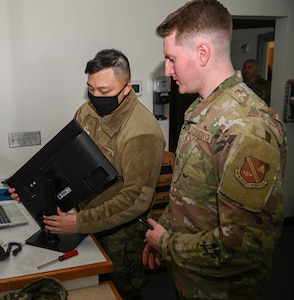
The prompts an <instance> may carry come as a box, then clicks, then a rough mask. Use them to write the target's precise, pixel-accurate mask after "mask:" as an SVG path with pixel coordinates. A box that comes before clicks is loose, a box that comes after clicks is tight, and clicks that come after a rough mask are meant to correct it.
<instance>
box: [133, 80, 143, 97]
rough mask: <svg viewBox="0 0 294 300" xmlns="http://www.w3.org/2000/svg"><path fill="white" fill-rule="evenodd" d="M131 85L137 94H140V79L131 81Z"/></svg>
mask: <svg viewBox="0 0 294 300" xmlns="http://www.w3.org/2000/svg"><path fill="white" fill-rule="evenodd" d="M131 84H132V87H133V89H134V91H135V93H136V95H137V96H141V95H142V81H138V80H136V81H133V80H132V81H131Z"/></svg>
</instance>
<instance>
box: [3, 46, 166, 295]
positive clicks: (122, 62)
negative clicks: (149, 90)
mask: <svg viewBox="0 0 294 300" xmlns="http://www.w3.org/2000/svg"><path fill="white" fill-rule="evenodd" d="M85 73H86V74H88V81H87V86H88V97H89V101H87V102H86V103H84V104H83V105H82V106H81V107H80V108H79V109H78V110H77V112H76V114H75V116H74V117H75V119H76V120H77V121H78V122H79V123H80V124H81V125H82V127H83V128H84V129H85V131H86V132H87V133H88V134H89V135H90V137H91V138H92V139H93V140H94V141H95V143H96V144H97V145H98V147H99V148H100V149H101V151H102V152H103V153H104V155H105V156H106V157H107V158H108V160H109V161H110V162H111V163H112V164H113V166H114V167H115V168H116V170H117V172H118V173H119V175H118V180H117V181H116V182H115V183H114V184H113V185H111V186H109V187H107V188H106V189H105V190H103V191H102V192H100V193H99V194H95V195H93V196H92V197H90V198H89V199H87V200H85V201H84V202H82V203H81V204H80V207H79V208H80V210H79V212H77V213H66V212H62V211H61V210H60V209H59V208H58V209H57V213H58V214H57V215H53V216H44V223H45V224H46V229H48V230H49V231H50V232H51V233H55V234H70V233H74V232H80V233H94V234H95V237H96V238H97V240H98V241H99V243H100V244H101V245H102V247H103V248H104V250H105V251H106V253H107V254H108V256H109V257H110V259H111V260H112V261H113V264H114V271H113V273H112V274H111V278H110V279H111V280H112V281H113V282H114V284H115V286H116V288H117V289H118V292H119V293H120V295H121V296H122V298H123V299H127V300H129V299H130V300H133V299H136V300H138V299H141V293H140V291H139V288H140V286H141V285H142V283H143V282H144V266H143V264H142V260H141V255H142V251H143V248H144V243H143V242H142V239H143V238H144V234H145V231H146V230H145V229H144V227H143V226H142V225H141V224H140V223H139V222H138V217H139V216H147V215H148V214H149V213H150V209H151V206H152V204H153V201H154V195H155V187H156V184H157V181H158V177H159V174H160V169H161V164H162V158H163V151H164V148H165V140H164V136H163V134H162V131H161V128H160V125H159V123H158V121H157V120H156V118H155V117H154V116H153V114H151V112H150V111H149V110H148V109H147V108H146V107H144V106H143V104H142V103H140V102H139V100H138V98H137V96H136V94H135V91H134V90H133V89H132V85H131V71H130V65H129V61H128V59H127V57H126V56H125V55H124V54H123V53H122V52H120V51H118V50H116V49H105V50H102V51H100V52H98V53H97V54H96V56H95V57H94V58H93V59H92V60H90V61H89V62H88V63H87V66H86V70H85ZM9 191H10V192H11V193H12V195H11V196H12V197H13V198H14V199H17V200H21V199H19V197H18V194H17V191H15V189H14V188H11V189H10V190H9Z"/></svg>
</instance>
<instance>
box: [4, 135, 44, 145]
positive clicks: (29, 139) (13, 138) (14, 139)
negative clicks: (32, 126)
mask: <svg viewBox="0 0 294 300" xmlns="http://www.w3.org/2000/svg"><path fill="white" fill-rule="evenodd" d="M8 142H9V148H15V147H24V146H34V145H41V132H40V131H28V132H11V133H8Z"/></svg>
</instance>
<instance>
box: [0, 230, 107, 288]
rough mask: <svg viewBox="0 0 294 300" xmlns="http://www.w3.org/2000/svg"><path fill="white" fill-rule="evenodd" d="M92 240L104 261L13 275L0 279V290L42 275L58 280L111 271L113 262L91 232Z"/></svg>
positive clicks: (30, 280) (17, 285) (34, 279)
mask: <svg viewBox="0 0 294 300" xmlns="http://www.w3.org/2000/svg"><path fill="white" fill-rule="evenodd" d="M91 237H92V238H93V241H94V242H95V244H96V245H97V247H98V248H99V250H100V251H101V253H102V254H103V256H104V257H105V259H106V261H103V262H98V263H94V264H88V265H83V266H75V267H72V268H66V269H58V270H52V271H48V272H41V273H33V274H28V275H22V276H15V277H10V278H3V279H0V291H1V292H2V291H9V290H15V289H20V288H23V287H24V286H25V285H27V284H29V283H31V282H33V281H36V280H38V279H40V278H43V277H47V276H49V277H54V278H57V279H59V280H60V281H65V280H71V279H76V278H81V277H88V276H93V275H99V274H105V273H111V272H112V271H113V263H112V261H111V260H110V258H109V256H108V255H107V254H106V253H105V251H104V249H102V247H101V246H100V245H99V243H98V242H97V241H96V239H95V237H94V236H93V235H92V234H91Z"/></svg>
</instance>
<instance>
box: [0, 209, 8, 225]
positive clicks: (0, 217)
mask: <svg viewBox="0 0 294 300" xmlns="http://www.w3.org/2000/svg"><path fill="white" fill-rule="evenodd" d="M5 223H10V219H9V217H8V216H7V214H6V212H5V211H4V209H3V207H2V206H1V205H0V224H5Z"/></svg>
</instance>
